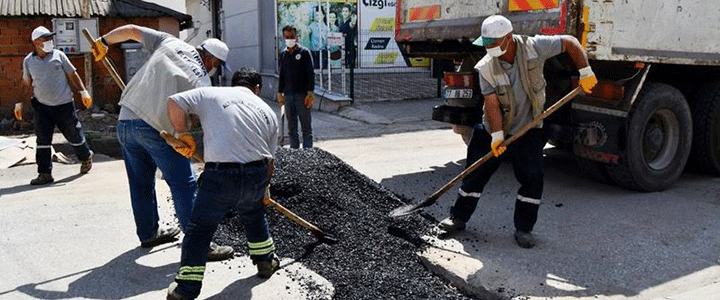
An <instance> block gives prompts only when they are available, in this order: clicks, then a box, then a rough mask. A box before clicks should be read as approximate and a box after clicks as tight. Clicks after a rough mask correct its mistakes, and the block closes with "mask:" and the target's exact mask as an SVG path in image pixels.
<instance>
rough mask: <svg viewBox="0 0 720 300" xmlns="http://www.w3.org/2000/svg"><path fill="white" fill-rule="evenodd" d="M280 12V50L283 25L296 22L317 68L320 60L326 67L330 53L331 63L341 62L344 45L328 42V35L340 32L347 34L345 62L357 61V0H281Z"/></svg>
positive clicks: (299, 33) (279, 1)
mask: <svg viewBox="0 0 720 300" xmlns="http://www.w3.org/2000/svg"><path fill="white" fill-rule="evenodd" d="M328 2H329V9H328ZM277 13H278V18H277V19H278V35H279V36H280V38H279V39H278V49H279V51H282V50H283V49H285V40H284V39H283V38H282V28H283V27H285V25H293V26H295V28H297V33H298V43H299V44H300V45H302V46H303V47H305V48H308V49H309V50H310V52H311V53H312V55H313V62H314V64H315V68H319V67H320V66H321V63H322V67H323V68H327V66H328V59H327V57H328V53H329V54H330V60H331V62H330V63H331V65H332V66H339V65H340V63H341V58H342V57H343V53H342V52H341V47H340V46H338V45H335V44H333V43H330V45H328V42H327V37H328V35H331V36H337V35H338V33H340V34H342V35H343V36H344V37H345V40H344V46H345V48H347V49H348V50H347V52H346V53H345V59H346V64H347V65H348V66H350V65H351V64H352V65H355V62H356V60H357V55H356V53H357V32H358V31H357V23H358V14H357V0H330V1H325V0H322V1H317V0H315V1H291V0H278V1H277ZM328 23H329V26H328ZM321 57H322V58H321Z"/></svg>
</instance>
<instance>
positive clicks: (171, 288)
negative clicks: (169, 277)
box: [165, 281, 190, 300]
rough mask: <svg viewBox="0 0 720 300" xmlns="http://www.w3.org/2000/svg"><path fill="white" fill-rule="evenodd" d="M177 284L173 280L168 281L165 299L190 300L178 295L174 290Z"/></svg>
mask: <svg viewBox="0 0 720 300" xmlns="http://www.w3.org/2000/svg"><path fill="white" fill-rule="evenodd" d="M177 286H178V284H177V282H175V281H173V282H172V283H170V286H169V287H168V293H167V297H166V298H165V299H167V300H190V298H188V297H185V296H183V295H180V294H178V293H176V292H175V289H176V288H177Z"/></svg>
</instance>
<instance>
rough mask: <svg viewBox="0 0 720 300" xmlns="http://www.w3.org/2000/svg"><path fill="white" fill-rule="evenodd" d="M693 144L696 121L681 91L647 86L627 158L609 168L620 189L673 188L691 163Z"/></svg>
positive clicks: (633, 119) (632, 120)
mask: <svg viewBox="0 0 720 300" xmlns="http://www.w3.org/2000/svg"><path fill="white" fill-rule="evenodd" d="M691 143H692V117H691V115H690V108H689V107H688V104H687V102H686V101H685V97H684V96H683V95H682V93H680V91H679V90H678V89H676V88H674V87H672V86H670V85H667V84H662V83H647V84H646V85H645V86H644V87H643V88H642V90H641V91H640V94H639V95H638V98H637V99H636V101H635V105H634V107H633V110H632V111H631V114H630V116H629V120H628V130H627V141H626V147H625V157H624V159H622V160H621V163H620V164H607V165H605V167H606V169H607V171H608V174H609V175H610V177H611V178H612V179H613V181H615V183H617V184H618V185H620V186H622V187H625V188H629V189H634V190H640V191H648V192H650V191H660V190H664V189H666V188H668V187H670V185H672V184H673V183H674V182H675V181H676V180H677V179H678V177H680V174H681V173H682V171H683V169H684V168H685V164H686V163H687V160H688V156H689V155H690V147H691Z"/></svg>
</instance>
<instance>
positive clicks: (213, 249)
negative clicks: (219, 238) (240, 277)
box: [207, 242, 235, 261]
mask: <svg viewBox="0 0 720 300" xmlns="http://www.w3.org/2000/svg"><path fill="white" fill-rule="evenodd" d="M233 254H235V250H233V248H232V247H230V246H220V245H218V244H215V243H214V242H210V250H209V251H208V257H207V260H208V261H221V260H226V259H229V258H232V257H233Z"/></svg>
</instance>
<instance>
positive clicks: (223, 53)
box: [198, 38, 230, 62]
mask: <svg viewBox="0 0 720 300" xmlns="http://www.w3.org/2000/svg"><path fill="white" fill-rule="evenodd" d="M198 47H199V48H201V49H203V50H205V51H207V52H209V53H210V54H212V56H215V58H217V59H219V60H222V61H223V62H224V61H225V60H227V56H228V52H230V49H228V46H227V45H225V43H223V42H222V41H221V40H218V39H214V38H213V39H207V40H205V41H203V42H202V44H200V46H198Z"/></svg>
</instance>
